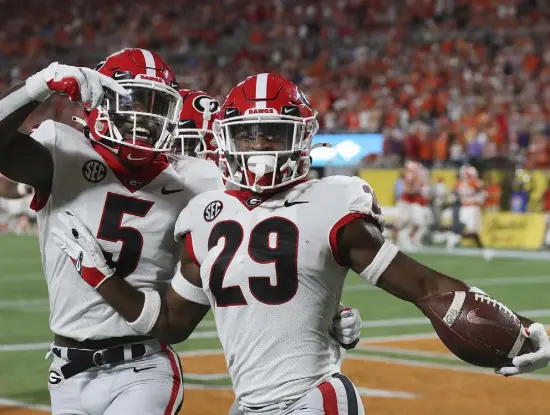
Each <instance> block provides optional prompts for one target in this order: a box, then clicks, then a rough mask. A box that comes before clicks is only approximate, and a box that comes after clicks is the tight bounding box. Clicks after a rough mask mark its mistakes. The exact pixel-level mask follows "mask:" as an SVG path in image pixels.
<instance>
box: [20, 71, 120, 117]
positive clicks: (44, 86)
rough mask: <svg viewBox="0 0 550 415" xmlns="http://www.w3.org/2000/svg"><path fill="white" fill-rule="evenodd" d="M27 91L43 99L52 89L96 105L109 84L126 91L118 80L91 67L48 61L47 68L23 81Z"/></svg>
mask: <svg viewBox="0 0 550 415" xmlns="http://www.w3.org/2000/svg"><path fill="white" fill-rule="evenodd" d="M25 87H26V89H27V92H28V94H29V95H30V97H31V98H32V99H34V100H35V101H39V102H43V101H45V100H46V99H48V98H49V97H50V95H51V94H52V92H58V93H60V94H65V95H68V96H69V99H70V100H71V101H77V102H82V103H88V102H90V103H91V104H90V107H89V108H95V107H98V106H99V105H100V104H101V103H102V101H103V95H104V94H105V90H104V89H103V88H109V89H111V90H113V91H114V92H116V93H118V94H120V95H128V91H126V90H125V89H124V87H123V86H122V85H120V84H119V83H118V82H117V81H115V80H114V79H112V78H109V77H108V76H105V75H103V74H100V73H99V72H97V71H94V70H93V69H90V68H80V67H76V66H68V65H61V64H59V63H57V62H54V63H51V64H50V66H48V67H47V68H46V69H42V70H41V71H40V72H38V73H36V74H34V75H32V76H31V77H29V78H28V79H27V81H26V85H25Z"/></svg>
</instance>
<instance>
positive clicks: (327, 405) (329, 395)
mask: <svg viewBox="0 0 550 415" xmlns="http://www.w3.org/2000/svg"><path fill="white" fill-rule="evenodd" d="M317 389H319V390H320V391H321V395H323V410H324V411H325V415H338V403H337V402H336V391H335V390H334V386H332V384H331V383H330V382H323V383H321V384H320V385H319V386H317Z"/></svg>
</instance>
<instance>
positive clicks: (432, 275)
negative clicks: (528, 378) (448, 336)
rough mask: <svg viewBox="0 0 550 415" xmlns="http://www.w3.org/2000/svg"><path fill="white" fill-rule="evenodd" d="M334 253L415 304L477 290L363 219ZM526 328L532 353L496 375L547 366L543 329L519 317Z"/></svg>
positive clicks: (549, 356)
mask: <svg viewBox="0 0 550 415" xmlns="http://www.w3.org/2000/svg"><path fill="white" fill-rule="evenodd" d="M338 254H339V258H340V260H341V263H342V265H347V266H349V267H350V268H351V269H353V270H354V271H355V272H357V273H358V274H359V275H360V276H361V277H362V278H363V279H365V280H367V281H368V282H370V283H371V284H373V285H376V286H378V287H380V288H382V289H383V290H385V291H387V292H389V293H390V294H393V295H394V296H396V297H398V298H401V299H402V300H406V301H410V302H412V303H414V304H415V305H418V303H419V302H420V301H421V300H423V299H425V298H427V297H429V296H432V295H436V294H444V293H448V292H451V291H478V292H479V291H481V290H479V289H478V288H475V287H469V286H468V285H466V284H465V283H463V282H462V281H459V280H457V279H455V278H452V277H449V276H447V275H444V274H441V273H440V272H437V271H435V270H433V269H431V268H428V267H426V266H424V265H422V264H420V263H418V262H416V261H415V260H414V259H412V258H410V257H409V256H407V255H405V254H404V253H403V252H398V251H397V248H396V247H395V246H394V245H392V244H390V243H389V242H386V241H385V240H384V237H383V236H382V233H381V232H380V229H379V228H378V227H377V226H376V225H374V224H373V223H370V222H368V221H367V220H365V219H355V220H353V221H351V222H350V223H349V224H347V225H345V226H344V227H343V228H342V229H341V230H340V232H339V234H338ZM520 319H521V320H522V324H524V325H525V326H528V329H527V331H526V335H527V336H528V337H529V338H530V339H531V342H532V344H533V346H534V350H535V351H534V352H533V353H528V354H524V355H521V356H516V357H515V358H514V359H513V366H509V367H503V368H500V369H497V373H499V374H502V375H505V376H513V375H518V374H522V373H529V372H533V371H535V370H539V369H542V368H544V367H546V366H547V365H548V364H549V363H550V340H549V338H548V335H547V334H546V331H545V329H544V326H542V325H541V324H539V323H534V322H533V321H531V320H529V319H527V318H524V317H520Z"/></svg>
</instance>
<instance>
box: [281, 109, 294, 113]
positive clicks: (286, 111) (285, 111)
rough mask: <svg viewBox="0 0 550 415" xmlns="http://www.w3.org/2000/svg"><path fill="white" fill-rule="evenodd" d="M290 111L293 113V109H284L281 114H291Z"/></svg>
mask: <svg viewBox="0 0 550 415" xmlns="http://www.w3.org/2000/svg"><path fill="white" fill-rule="evenodd" d="M292 111H294V108H285V109H284V110H283V112H284V113H285V114H288V113H289V112H292Z"/></svg>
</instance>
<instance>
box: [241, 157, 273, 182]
mask: <svg viewBox="0 0 550 415" xmlns="http://www.w3.org/2000/svg"><path fill="white" fill-rule="evenodd" d="M276 161H277V158H276V157H275V156H269V155H265V156H250V157H248V159H247V160H246V165H247V168H248V170H250V171H251V172H252V173H254V176H255V179H254V184H253V185H252V186H253V187H255V186H256V183H258V181H259V180H260V179H261V178H262V177H264V175H266V174H268V173H273V172H274V171H275V163H276Z"/></svg>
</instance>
